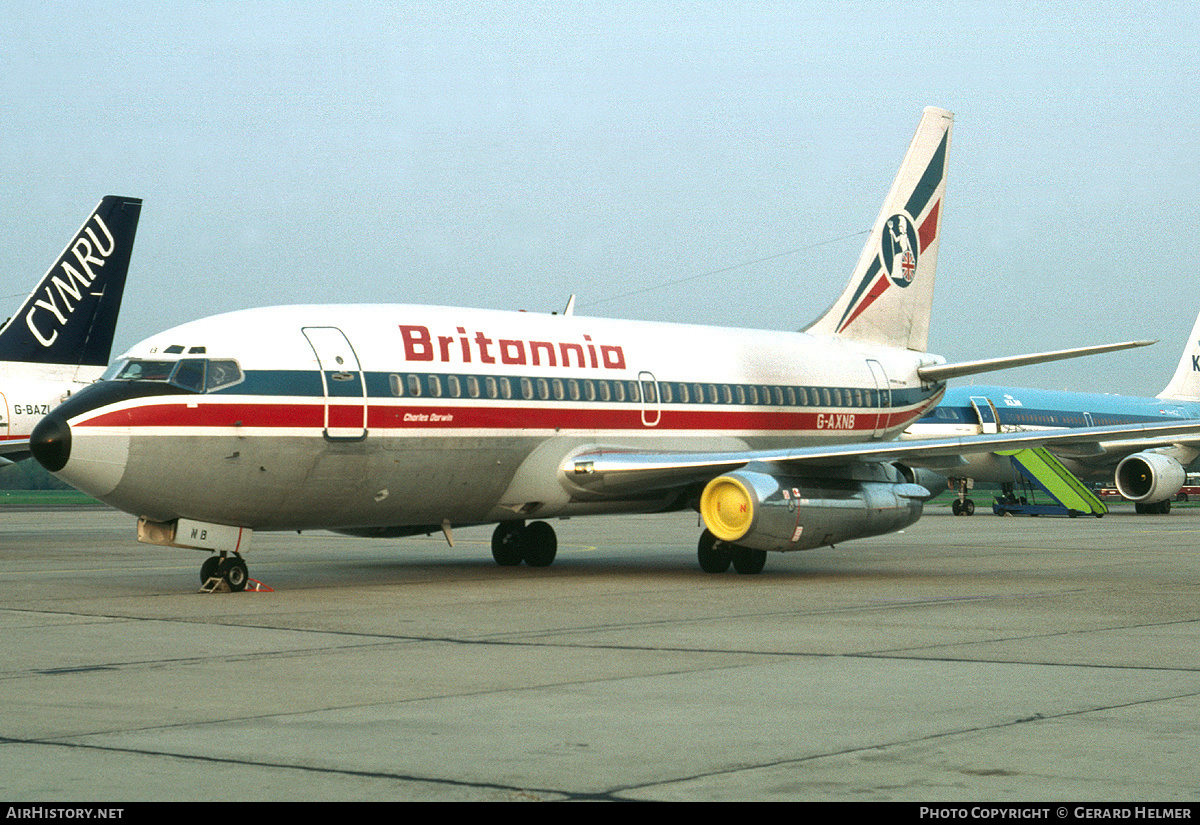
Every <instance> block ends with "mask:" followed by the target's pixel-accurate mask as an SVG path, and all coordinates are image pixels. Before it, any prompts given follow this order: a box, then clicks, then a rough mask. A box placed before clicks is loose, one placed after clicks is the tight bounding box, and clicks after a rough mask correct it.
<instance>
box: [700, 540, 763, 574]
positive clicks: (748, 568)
mask: <svg viewBox="0 0 1200 825" xmlns="http://www.w3.org/2000/svg"><path fill="white" fill-rule="evenodd" d="M696 558H697V559H698V560H699V561H700V569H701V570H703V571H704V572H705V573H724V572H725V571H726V570H728V569H729V565H730V564H732V565H733V569H734V570H736V571H738V572H739V573H746V574H754V573H761V572H762V569H763V567H764V566H765V565H766V563H767V551H766V550H753V549H751V548H749V547H742V546H741V545H738V544H730V543H729V542H727V541H721V540H720V539H719V538H717V537H716V536H714V535H713V534H712V533H710V532H709V531H708V530H705V531H704V532H703V533H701V534H700V541H699V543H698V544H697V545H696Z"/></svg>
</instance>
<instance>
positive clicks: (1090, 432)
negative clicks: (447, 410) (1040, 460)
mask: <svg viewBox="0 0 1200 825" xmlns="http://www.w3.org/2000/svg"><path fill="white" fill-rule="evenodd" d="M1151 438H1163V439H1168V438H1172V439H1174V440H1175V441H1190V440H1193V439H1197V438H1200V420H1189V421H1180V422H1176V423H1172V424H1139V425H1133V426H1125V425H1118V426H1111V427H1080V428H1076V429H1071V430H1040V431H1033V432H1024V433H998V434H994V435H976V436H962V437H959V438H930V439H914V440H909V441H878V442H858V443H853V444H837V445H830V446H827V447H823V446H816V447H800V448H796V449H777V450H746V451H736V452H645V451H640V450H634V449H628V448H623V447H603V446H595V447H587V448H584V449H583V450H580V451H577V452H575V453H573V454H572V455H571V456H569V457H568V458H567V460H566V461H564V462H563V464H562V465H561V468H560V473H561V476H562V478H563V479H564V480H565V481H566V482H568V484H569V485H570V486H573V487H576V488H579V489H580V490H582V491H585V492H587V493H589V494H592V495H599V496H605V495H612V496H620V495H628V494H630V493H633V492H642V491H648V490H661V489H670V488H673V487H682V486H685V485H687V484H691V483H696V482H701V481H706V480H708V479H711V478H714V477H716V476H717V475H719V474H720V473H723V472H727V471H729V470H733V469H736V468H738V467H742V466H744V465H746V464H750V463H752V462H765V463H770V464H778V465H782V466H784V467H787V468H788V469H791V470H793V471H795V470H797V469H801V468H804V467H830V466H845V465H848V464H856V463H861V462H892V461H897V462H900V463H902V464H907V465H910V466H916V467H947V466H953V464H954V463H956V461H957V462H961V461H963V459H962V458H961V457H962V456H965V455H970V454H972V453H982V452H993V451H996V450H1019V449H1023V448H1025V447H1043V446H1044V447H1051V448H1054V449H1069V450H1073V451H1078V452H1083V453H1095V452H1096V451H1097V450H1102V449H1103V447H1102V446H1101V445H1103V444H1104V443H1105V442H1109V441H1120V440H1141V441H1143V443H1144V441H1145V440H1146V439H1151Z"/></svg>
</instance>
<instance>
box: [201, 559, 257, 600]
mask: <svg viewBox="0 0 1200 825" xmlns="http://www.w3.org/2000/svg"><path fill="white" fill-rule="evenodd" d="M214 579H215V580H216V581H215V582H214V581H213V580H214ZM248 581H250V569H249V568H248V567H246V560H245V559H243V558H242V557H241V555H240V554H238V553H234V554H233V555H232V556H227V555H225V554H224V553H222V554H221V555H219V556H209V557H208V558H207V559H205V560H204V564H202V565H200V586H201V589H202V590H204V589H215V588H216V587H217V586H218V585H219V583H220V582H224V583H225V584H226V585H227V586H228V587H229V589H230V591H232V592H234V593H241V592H242V591H243V590H245V589H246V583H247V582H248ZM210 583H211V587H210Z"/></svg>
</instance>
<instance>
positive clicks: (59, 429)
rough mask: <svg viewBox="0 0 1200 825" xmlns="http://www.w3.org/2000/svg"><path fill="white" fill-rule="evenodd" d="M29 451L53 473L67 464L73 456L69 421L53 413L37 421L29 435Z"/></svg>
mask: <svg viewBox="0 0 1200 825" xmlns="http://www.w3.org/2000/svg"><path fill="white" fill-rule="evenodd" d="M29 451H30V452H31V453H33V457H34V458H36V459H37V462H38V464H41V465H42V466H43V467H45V468H46V469H47V470H49V471H50V472H52V473H57V472H58V471H59V470H61V469H62V468H63V467H65V466H67V459H69V458H70V457H71V428H70V427H69V426H68V425H67V422H66V421H64V420H63V419H61V418H59V417H58V416H57V415H54V414H53V413H51V414H50V415H48V416H46V417H45V418H43V419H42V420H41V421H39V422H38V423H37V426H36V427H34V428H33V432H32V433H30V435H29Z"/></svg>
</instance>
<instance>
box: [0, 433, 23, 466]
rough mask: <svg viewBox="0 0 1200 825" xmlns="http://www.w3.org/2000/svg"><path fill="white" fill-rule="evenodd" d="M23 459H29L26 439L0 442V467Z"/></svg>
mask: <svg viewBox="0 0 1200 825" xmlns="http://www.w3.org/2000/svg"><path fill="white" fill-rule="evenodd" d="M23 458H29V439H28V438H17V439H13V440H12V441H0V466H3V465H5V464H11V463H13V462H14V461H20V460H21V459H23Z"/></svg>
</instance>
